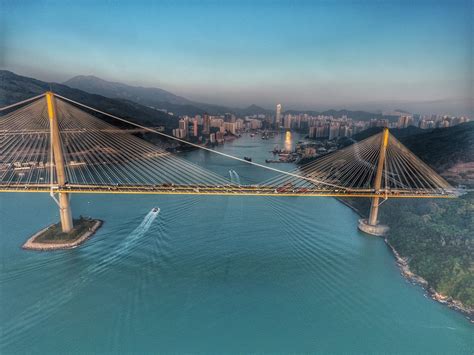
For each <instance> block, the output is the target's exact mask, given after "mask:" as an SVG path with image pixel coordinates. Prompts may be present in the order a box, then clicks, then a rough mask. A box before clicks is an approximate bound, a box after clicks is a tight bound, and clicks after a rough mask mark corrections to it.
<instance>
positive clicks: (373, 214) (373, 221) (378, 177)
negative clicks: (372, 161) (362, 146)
mask: <svg viewBox="0 0 474 355" xmlns="http://www.w3.org/2000/svg"><path fill="white" fill-rule="evenodd" d="M388 137H389V132H388V128H387V127H385V128H384V129H383V134H382V139H381V142H380V153H379V161H378V164H377V173H376V174H375V181H374V190H375V192H376V193H380V188H381V186H382V174H383V171H384V164H385V156H386V154H387V146H388ZM379 201H380V197H379V196H376V197H373V198H372V204H371V206H370V215H369V220H368V223H369V225H371V226H376V225H377V223H378V220H377V218H378V214H379V205H380V203H379Z"/></svg>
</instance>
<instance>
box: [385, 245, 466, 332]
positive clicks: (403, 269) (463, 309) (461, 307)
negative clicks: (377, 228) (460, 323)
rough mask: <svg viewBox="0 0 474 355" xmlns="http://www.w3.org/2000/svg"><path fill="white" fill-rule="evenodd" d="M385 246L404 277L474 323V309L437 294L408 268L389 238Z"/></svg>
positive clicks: (406, 262)
mask: <svg viewBox="0 0 474 355" xmlns="http://www.w3.org/2000/svg"><path fill="white" fill-rule="evenodd" d="M384 241H385V244H387V245H388V247H389V248H390V249H391V250H392V252H393V255H394V256H395V259H396V261H397V265H398V267H399V268H400V271H401V273H402V275H403V276H404V277H405V278H406V279H407V280H409V281H410V282H412V283H414V284H417V285H420V286H421V287H423V289H424V290H425V291H426V294H427V295H428V296H429V297H430V298H431V299H433V300H435V301H437V302H439V303H441V304H444V305H446V306H448V307H449V308H451V309H454V310H455V311H458V312H461V313H462V314H464V315H465V316H466V318H467V319H468V320H469V321H470V322H471V323H474V309H473V308H469V307H467V306H464V305H463V304H462V303H461V302H460V301H458V300H455V299H453V298H452V297H449V296H445V295H443V294H441V293H439V292H436V290H435V289H434V288H432V287H431V286H430V285H429V283H428V281H426V280H425V279H424V278H422V277H421V276H419V275H416V274H415V273H413V272H412V271H411V270H410V267H409V266H408V261H407V259H406V258H403V257H401V256H400V254H399V253H398V252H397V250H396V249H395V248H394V247H393V245H391V244H390V242H389V241H388V239H387V238H384Z"/></svg>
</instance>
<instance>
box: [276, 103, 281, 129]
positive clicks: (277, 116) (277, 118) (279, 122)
mask: <svg viewBox="0 0 474 355" xmlns="http://www.w3.org/2000/svg"><path fill="white" fill-rule="evenodd" d="M280 125H281V104H278V105H277V106H276V115H275V128H279V127H280Z"/></svg>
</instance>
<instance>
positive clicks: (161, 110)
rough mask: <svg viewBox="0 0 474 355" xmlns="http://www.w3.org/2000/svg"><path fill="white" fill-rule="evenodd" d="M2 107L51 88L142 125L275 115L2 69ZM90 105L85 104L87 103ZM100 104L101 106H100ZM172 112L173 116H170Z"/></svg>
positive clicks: (368, 115) (85, 79)
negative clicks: (182, 117) (185, 117)
mask: <svg viewBox="0 0 474 355" xmlns="http://www.w3.org/2000/svg"><path fill="white" fill-rule="evenodd" d="M0 82H1V87H0V104H8V103H13V102H16V101H19V100H21V99H25V98H28V97H31V96H33V95H37V94H39V93H41V92H44V91H45V90H48V89H53V90H54V91H56V92H57V93H59V94H64V95H65V96H68V97H71V98H74V97H76V98H81V99H82V100H83V102H84V103H87V102H90V103H95V104H96V107H97V108H101V109H105V110H110V112H111V113H117V114H121V115H122V116H123V115H126V116H128V117H129V118H130V116H131V115H135V117H137V119H138V120H139V121H141V122H143V120H151V121H152V122H153V125H165V126H167V127H171V126H176V124H175V123H172V122H174V121H175V120H176V116H180V115H189V116H194V115H202V114H204V113H208V114H211V115H217V114H224V113H233V114H236V115H237V116H240V117H243V116H249V115H255V114H265V115H267V116H273V115H274V111H273V110H269V109H265V108H263V107H260V106H257V105H255V104H253V105H250V106H248V107H246V108H235V107H226V106H219V105H213V104H208V103H202V102H196V101H192V100H189V99H187V98H185V97H182V96H179V95H175V94H173V93H171V92H169V91H166V90H163V89H160V88H147V87H141V86H132V85H127V84H123V83H119V82H113V81H106V80H103V79H101V78H98V77H95V76H83V75H81V76H75V77H73V78H71V79H69V80H67V81H66V82H64V83H62V84H59V83H48V82H44V81H40V80H37V79H33V78H29V77H25V76H21V75H17V74H15V73H13V72H10V71H6V70H0ZM84 100H85V101H87V102H85V101H84ZM97 105H99V106H97ZM167 113H169V114H167ZM284 113H289V114H300V113H307V114H310V115H313V116H315V115H325V116H334V117H341V116H344V115H346V116H348V117H351V118H353V119H355V120H370V119H373V118H387V119H389V120H396V119H397V118H398V116H396V115H384V114H382V113H373V112H367V111H362V110H357V111H353V110H346V109H342V110H326V111H310V110H287V111H285V112H284Z"/></svg>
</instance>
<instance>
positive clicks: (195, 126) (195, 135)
mask: <svg viewBox="0 0 474 355" xmlns="http://www.w3.org/2000/svg"><path fill="white" fill-rule="evenodd" d="M193 136H194V137H197V136H198V120H197V118H195V119H194V120H193Z"/></svg>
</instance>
